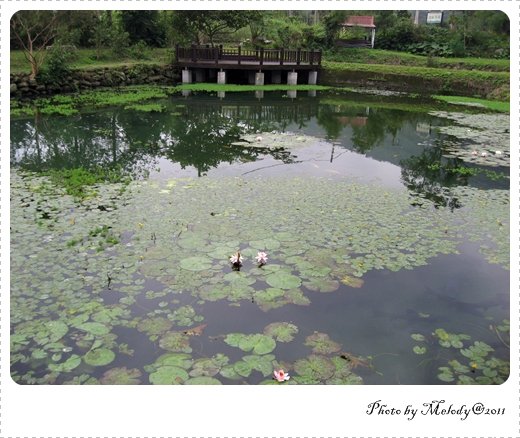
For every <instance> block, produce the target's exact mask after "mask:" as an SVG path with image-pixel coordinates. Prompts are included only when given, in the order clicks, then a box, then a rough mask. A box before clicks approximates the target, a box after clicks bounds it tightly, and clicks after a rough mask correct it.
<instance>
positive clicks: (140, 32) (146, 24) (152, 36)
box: [121, 11, 164, 47]
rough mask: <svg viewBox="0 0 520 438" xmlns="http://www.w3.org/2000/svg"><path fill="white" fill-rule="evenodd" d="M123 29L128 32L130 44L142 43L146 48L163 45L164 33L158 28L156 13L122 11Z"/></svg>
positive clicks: (157, 14) (157, 15) (157, 13)
mask: <svg viewBox="0 0 520 438" xmlns="http://www.w3.org/2000/svg"><path fill="white" fill-rule="evenodd" d="M121 21H122V24H123V29H124V30H125V31H126V32H128V35H129V37H130V43H131V44H135V43H137V42H139V41H144V42H145V43H146V44H147V45H148V46H152V47H160V46H162V45H163V44H164V33H163V32H162V30H161V28H160V26H159V12H158V11H122V12H121Z"/></svg>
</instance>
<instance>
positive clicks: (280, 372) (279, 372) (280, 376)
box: [273, 370, 291, 382]
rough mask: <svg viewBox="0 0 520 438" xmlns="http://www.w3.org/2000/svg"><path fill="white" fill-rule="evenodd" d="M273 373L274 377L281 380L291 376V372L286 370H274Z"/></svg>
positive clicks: (283, 380)
mask: <svg viewBox="0 0 520 438" xmlns="http://www.w3.org/2000/svg"><path fill="white" fill-rule="evenodd" d="M273 374H274V378H275V379H276V380H278V381H279V382H285V381H286V380H289V379H290V378H291V376H289V373H286V372H285V371H284V370H274V372H273Z"/></svg>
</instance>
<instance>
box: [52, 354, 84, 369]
mask: <svg viewBox="0 0 520 438" xmlns="http://www.w3.org/2000/svg"><path fill="white" fill-rule="evenodd" d="M80 363H81V357H79V356H78V355H77V354H73V355H72V356H71V357H69V358H68V359H67V360H66V361H65V362H62V363H58V364H54V363H51V364H49V370H51V371H53V372H57V373H68V372H70V371H72V370H73V369H74V368H76V367H78V366H79V364H80Z"/></svg>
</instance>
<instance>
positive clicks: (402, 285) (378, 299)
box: [11, 92, 509, 384]
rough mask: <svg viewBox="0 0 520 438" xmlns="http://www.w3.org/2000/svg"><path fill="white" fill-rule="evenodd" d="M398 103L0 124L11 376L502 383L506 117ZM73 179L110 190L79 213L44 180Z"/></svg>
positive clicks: (282, 98)
mask: <svg viewBox="0 0 520 438" xmlns="http://www.w3.org/2000/svg"><path fill="white" fill-rule="evenodd" d="M414 102H415V101H411V100H410V99H407V98H395V99H393V100H389V99H387V98H382V97H380V96H370V95H361V94H354V93H351V94H327V93H321V94H320V93H318V95H315V93H312V92H311V93H309V95H308V94H307V92H298V93H297V95H294V93H262V94H259V93H226V94H225V96H224V95H223V94H222V93H219V95H207V94H199V95H190V96H185V97H182V96H178V95H177V96H172V97H170V98H168V99H162V100H158V101H157V102H154V103H156V104H157V105H160V108H161V111H160V112H145V111H142V110H141V111H140V110H139V108H137V109H129V108H127V109H125V108H124V106H121V107H111V108H104V109H96V110H89V109H84V110H82V111H81V112H80V113H79V114H77V115H73V116H69V117H58V116H42V115H37V116H35V117H32V118H30V119H20V118H18V119H13V120H12V121H11V375H12V377H13V379H14V380H15V381H16V382H18V383H21V384H98V383H101V384H149V383H154V384H177V383H185V384H218V383H222V384H244V383H247V384H258V383H273V384H280V383H279V382H277V381H276V380H273V379H272V376H273V371H274V370H278V369H284V370H285V371H286V372H288V373H289V375H290V376H291V378H290V379H289V380H287V381H285V382H284V383H283V384H321V383H327V384H359V383H365V384H455V383H469V384H499V383H501V382H503V381H504V380H505V379H506V378H507V376H508V374H509V347H508V343H509V116H508V115H502V114H494V113H485V112H484V111H483V110H478V109H469V110H466V111H460V108H458V110H457V111H455V110H454V111H446V108H438V109H436V108H430V109H429V110H426V111H425V110H424V108H423V107H422V106H420V105H419V106H418V105H417V104H416V103H414ZM414 105H415V106H414ZM141 109H143V108H141ZM78 168H83V169H86V170H90V171H93V172H95V169H98V170H99V169H103V171H105V172H106V171H107V169H110V171H111V172H112V175H115V177H114V180H116V182H113V183H107V184H95V185H93V186H90V187H89V188H88V189H87V195H86V196H84V197H83V198H82V199H78V197H74V196H71V195H69V194H67V193H66V191H65V189H64V188H63V186H61V185H60V184H58V183H56V180H55V179H53V177H52V175H53V172H56V171H57V170H59V171H61V170H64V169H78ZM49 172H50V173H49ZM70 175H72V174H69V178H74V176H73V175H72V176H70ZM122 175H124V176H125V177H128V179H127V180H125V181H124V182H121V176H122ZM237 251H240V254H241V257H242V264H241V266H239V267H237V266H233V265H232V264H231V262H230V256H232V255H234V254H235V253H236V252H237ZM259 252H265V253H267V262H266V263H265V264H259V263H258V262H257V261H256V260H255V257H256V256H257V255H258V253H259Z"/></svg>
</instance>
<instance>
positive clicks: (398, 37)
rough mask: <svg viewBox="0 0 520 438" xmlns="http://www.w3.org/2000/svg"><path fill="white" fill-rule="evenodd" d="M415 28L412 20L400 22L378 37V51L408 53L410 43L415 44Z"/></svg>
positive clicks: (376, 41) (376, 44)
mask: <svg viewBox="0 0 520 438" xmlns="http://www.w3.org/2000/svg"><path fill="white" fill-rule="evenodd" d="M415 42H416V39H415V34H414V27H413V24H412V22H411V21H410V20H400V21H398V22H397V24H396V25H395V26H392V27H389V28H386V29H385V30H383V31H381V32H380V33H379V35H376V40H375V47H376V48H377V49H386V50H400V51H406V50H407V49H408V47H409V46H410V43H415Z"/></svg>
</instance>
